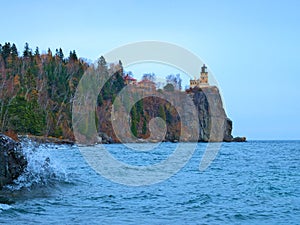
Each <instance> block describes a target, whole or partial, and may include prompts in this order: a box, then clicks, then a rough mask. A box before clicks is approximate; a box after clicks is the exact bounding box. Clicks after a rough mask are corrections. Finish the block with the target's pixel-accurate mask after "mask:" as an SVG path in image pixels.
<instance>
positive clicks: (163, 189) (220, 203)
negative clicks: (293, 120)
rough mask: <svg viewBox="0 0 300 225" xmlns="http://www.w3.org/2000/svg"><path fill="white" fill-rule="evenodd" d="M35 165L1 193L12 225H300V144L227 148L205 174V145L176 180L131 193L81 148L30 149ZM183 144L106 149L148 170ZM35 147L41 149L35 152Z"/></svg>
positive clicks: (0, 214)
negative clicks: (87, 159)
mask: <svg viewBox="0 0 300 225" xmlns="http://www.w3.org/2000/svg"><path fill="white" fill-rule="evenodd" d="M23 145H24V146H27V147H25V153H26V155H27V157H28V158H29V167H28V170H27V171H26V173H25V174H24V176H22V177H21V178H20V179H19V180H18V182H17V184H14V185H12V186H8V187H6V188H5V189H3V190H2V191H0V223H5V224H299V223H300V188H299V187H300V163H299V162H300V142H299V141H249V142H247V143H224V144H222V146H221V149H220V151H219V153H218V155H217V157H216V159H215V160H214V161H213V163H212V164H211V165H210V167H209V168H208V169H207V170H205V171H204V172H200V171H199V162H200V160H201V157H202V155H203V152H204V150H205V147H206V144H202V143H199V144H198V146H197V149H196V151H195V153H194V155H193V157H192V158H191V160H190V161H189V162H188V163H187V165H186V166H185V167H184V168H183V169H182V170H180V172H178V173H177V174H176V175H174V176H172V177H171V178H170V179H168V180H166V181H164V182H161V183H158V184H155V185H151V186H142V187H128V186H125V185H120V184H116V183H113V182H111V181H109V180H107V179H105V178H103V177H101V176H100V175H98V174H97V173H96V172H95V171H94V170H93V169H91V168H90V167H89V165H88V164H87V163H86V162H85V160H84V158H83V157H82V155H81V154H80V151H79V149H78V148H77V147H74V146H73V147H70V146H55V145H48V146H47V145H34V144H33V143H30V142H26V143H23ZM175 146H176V144H172V143H162V144H161V145H160V146H159V147H158V148H157V150H156V151H150V152H134V153H132V152H130V151H129V150H128V149H126V148H125V147H124V146H123V145H117V144H116V145H107V146H106V148H108V149H109V150H110V152H111V153H112V154H113V155H114V156H115V157H116V158H118V159H119V160H123V161H127V162H130V163H133V164H136V165H148V164H149V163H154V162H156V161H157V160H162V159H166V158H167V156H168V155H169V154H170V153H171V151H172V149H174V147H175ZM32 149H34V150H32Z"/></svg>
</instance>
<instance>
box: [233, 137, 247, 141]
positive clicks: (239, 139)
mask: <svg viewBox="0 0 300 225" xmlns="http://www.w3.org/2000/svg"><path fill="white" fill-rule="evenodd" d="M232 141H233V142H245V141H246V137H235V138H233V139H232Z"/></svg>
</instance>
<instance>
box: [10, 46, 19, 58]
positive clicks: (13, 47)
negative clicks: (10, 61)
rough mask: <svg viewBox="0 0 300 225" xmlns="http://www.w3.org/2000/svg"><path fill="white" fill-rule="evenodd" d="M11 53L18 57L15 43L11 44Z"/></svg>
mask: <svg viewBox="0 0 300 225" xmlns="http://www.w3.org/2000/svg"><path fill="white" fill-rule="evenodd" d="M11 55H12V57H13V58H16V57H18V49H17V47H16V45H15V44H12V46H11Z"/></svg>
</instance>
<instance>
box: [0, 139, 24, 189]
mask: <svg viewBox="0 0 300 225" xmlns="http://www.w3.org/2000/svg"><path fill="white" fill-rule="evenodd" d="M26 166H27V161H26V159H25V157H24V155H23V153H22V151H21V145H20V143H18V142H15V141H14V140H12V139H11V138H9V137H7V136H5V135H3V134H0V189H1V188H2V187H3V186H5V185H7V184H10V183H12V182H13V180H15V179H16V178H18V177H19V176H20V175H21V174H22V172H23V171H24V169H25V167H26Z"/></svg>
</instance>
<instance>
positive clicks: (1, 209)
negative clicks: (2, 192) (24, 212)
mask: <svg viewBox="0 0 300 225" xmlns="http://www.w3.org/2000/svg"><path fill="white" fill-rule="evenodd" d="M10 208H12V206H10V205H7V204H2V203H0V213H1V212H2V211H5V210H8V209H10Z"/></svg>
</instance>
